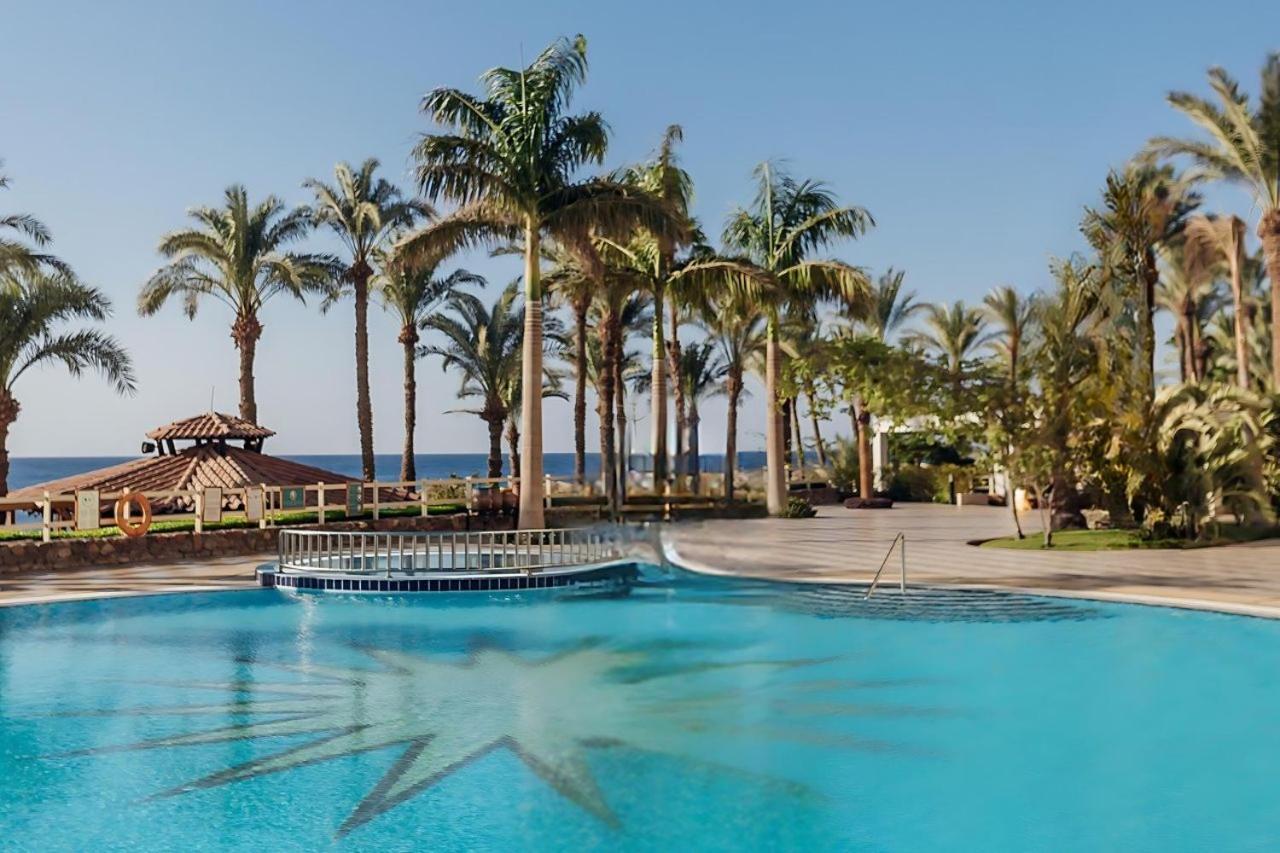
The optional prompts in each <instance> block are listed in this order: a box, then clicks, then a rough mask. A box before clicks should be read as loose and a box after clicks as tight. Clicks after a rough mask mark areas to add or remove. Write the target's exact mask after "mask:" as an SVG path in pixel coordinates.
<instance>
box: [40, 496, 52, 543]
mask: <svg viewBox="0 0 1280 853" xmlns="http://www.w3.org/2000/svg"><path fill="white" fill-rule="evenodd" d="M42 517H43V523H42V524H41V525H40V541H42V542H48V541H50V540H52V539H53V503H52V502H51V501H50V500H49V490H48V489H45V492H44V507H43V513H42Z"/></svg>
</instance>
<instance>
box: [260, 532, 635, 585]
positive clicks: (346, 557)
mask: <svg viewBox="0 0 1280 853" xmlns="http://www.w3.org/2000/svg"><path fill="white" fill-rule="evenodd" d="M278 547H279V553H278V557H279V562H278V565H279V567H280V571H282V572H298V573H313V572H321V573H323V572H342V573H351V574H377V573H382V574H385V575H387V576H388V577H390V576H391V574H392V573H393V572H402V573H409V574H412V573H415V572H431V571H445V572H460V571H480V572H483V571H522V572H530V571H538V570H543V569H550V568H561V567H567V566H579V565H588V564H592V563H603V562H608V561H610V560H615V559H618V558H619V557H621V556H622V553H623V551H622V542H621V540H620V539H619V538H618V537H617V536H614V535H610V534H606V533H603V532H601V531H598V530H586V529H580V528H564V529H556V530H484V531H473V532H465V533H464V532H454V531H449V532H431V533H426V532H406V533H382V532H354V531H352V532H347V531H329V530H282V531H280V538H279V544H278Z"/></svg>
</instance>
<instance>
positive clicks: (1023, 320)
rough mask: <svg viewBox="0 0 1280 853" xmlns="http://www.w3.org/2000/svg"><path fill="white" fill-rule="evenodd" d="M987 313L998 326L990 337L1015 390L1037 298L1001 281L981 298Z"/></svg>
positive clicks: (1033, 318) (1012, 389)
mask: <svg viewBox="0 0 1280 853" xmlns="http://www.w3.org/2000/svg"><path fill="white" fill-rule="evenodd" d="M982 304H983V306H984V307H985V308H986V310H987V316H988V317H989V319H990V321H991V322H992V323H994V324H995V325H996V327H997V331H996V333H995V336H994V337H992V338H990V339H989V341H990V343H991V344H992V346H993V347H994V348H995V350H996V352H997V353H999V354H1000V356H1001V357H1002V358H1003V359H1004V362H1005V364H1006V365H1007V366H1008V376H1009V388H1010V390H1011V391H1014V390H1016V388H1017V383H1018V378H1019V376H1020V374H1019V367H1020V365H1019V358H1020V356H1021V355H1022V349H1023V345H1024V344H1025V342H1026V340H1027V336H1028V334H1029V333H1030V331H1031V326H1032V324H1033V323H1034V322H1035V317H1036V298H1035V297H1034V296H1030V297H1027V296H1023V295H1022V294H1021V293H1019V292H1018V291H1017V290H1016V289H1015V288H1013V287H1010V286H1009V285H1007V284H1006V285H1002V286H1000V287H997V288H995V289H994V290H992V291H991V292H990V293H988V294H987V295H986V296H985V297H984V298H983V300H982Z"/></svg>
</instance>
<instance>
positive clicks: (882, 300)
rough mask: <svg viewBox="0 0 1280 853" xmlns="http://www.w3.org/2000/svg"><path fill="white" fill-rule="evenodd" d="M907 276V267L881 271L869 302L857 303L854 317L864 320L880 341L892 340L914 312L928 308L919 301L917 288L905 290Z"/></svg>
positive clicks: (867, 300)
mask: <svg viewBox="0 0 1280 853" xmlns="http://www.w3.org/2000/svg"><path fill="white" fill-rule="evenodd" d="M905 278H906V271H905V270H895V269H894V268H893V267H890V268H889V269H888V270H886V271H885V272H883V273H881V274H880V277H879V278H877V279H876V281H875V283H874V284H873V285H872V286H871V292H870V293H869V294H868V297H867V299H866V300H865V304H863V305H858V304H856V303H855V305H854V306H853V308H854V311H853V312H852V313H853V316H852V317H851V318H850V319H852V320H854V321H855V322H858V323H860V324H861V325H862V326H863V327H864V328H865V329H866V330H867V332H869V333H870V334H872V335H874V336H875V337H877V338H879V339H880V340H882V341H888V340H889V339H890V338H891V337H893V335H894V333H895V332H897V331H898V330H899V329H901V328H902V327H903V326H904V325H906V322H907V321H908V320H909V319H911V317H912V316H913V315H915V314H917V313H919V312H920V311H922V310H924V309H925V307H926V306H925V305H924V304H923V303H920V302H916V301H915V299H916V295H915V292H914V291H910V290H908V291H906V292H903V290H902V284H903V280H904V279H905Z"/></svg>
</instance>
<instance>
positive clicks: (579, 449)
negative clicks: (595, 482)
mask: <svg viewBox="0 0 1280 853" xmlns="http://www.w3.org/2000/svg"><path fill="white" fill-rule="evenodd" d="M590 307H591V301H590V300H589V299H586V298H584V299H581V300H579V301H578V302H577V303H576V304H575V305H574V306H573V320H574V325H575V326H576V327H577V337H576V339H575V340H574V342H573V364H574V377H573V479H574V482H576V483H577V484H578V485H582V484H583V483H585V482H586V481H587V311H588V310H589V309H590Z"/></svg>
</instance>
